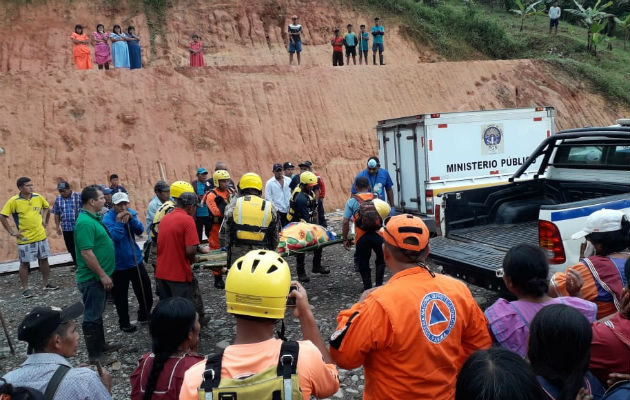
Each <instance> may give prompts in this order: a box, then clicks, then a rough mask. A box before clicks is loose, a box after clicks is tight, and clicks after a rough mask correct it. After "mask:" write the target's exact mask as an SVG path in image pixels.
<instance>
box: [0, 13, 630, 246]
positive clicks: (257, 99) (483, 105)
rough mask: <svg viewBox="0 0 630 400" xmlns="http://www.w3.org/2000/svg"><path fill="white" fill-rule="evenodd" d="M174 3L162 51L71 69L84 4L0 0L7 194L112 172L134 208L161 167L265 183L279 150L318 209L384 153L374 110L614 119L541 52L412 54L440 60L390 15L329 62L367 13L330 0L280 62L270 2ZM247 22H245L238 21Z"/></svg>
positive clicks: (615, 112)
mask: <svg viewBox="0 0 630 400" xmlns="http://www.w3.org/2000/svg"><path fill="white" fill-rule="evenodd" d="M94 3H96V2H94ZM182 3H184V2H181V3H176V4H175V6H174V7H173V8H172V9H170V10H169V16H168V18H167V21H168V23H167V25H166V28H165V29H166V30H165V32H167V33H166V34H165V38H166V39H165V40H164V43H162V44H161V45H160V46H158V47H156V48H159V49H162V50H164V49H168V50H169V53H168V54H166V55H163V56H159V55H158V56H156V57H155V58H154V59H153V60H152V62H151V66H150V67H149V68H146V69H143V70H135V71H125V70H110V71H108V72H103V71H98V70H92V71H74V70H73V69H72V65H71V60H70V57H71V51H70V49H69V47H70V45H69V43H68V34H69V32H70V31H71V29H72V27H73V26H74V24H75V23H77V22H79V23H84V24H86V25H88V24H89V25H90V26H91V25H94V24H95V22H96V21H97V20H98V18H97V17H93V16H91V17H90V18H91V19H88V15H89V14H90V13H91V12H93V11H94V7H96V6H94V5H93V2H87V1H73V2H72V3H66V2H62V1H49V2H43V3H42V2H41V1H40V2H37V1H35V2H33V4H30V5H26V6H23V7H22V8H17V9H11V10H9V11H10V12H9V11H6V10H5V13H4V16H3V17H4V18H11V20H12V21H13V25H12V27H13V28H14V30H13V31H11V33H10V37H11V39H12V40H10V41H8V42H7V41H4V42H3V44H2V45H1V46H2V51H1V52H0V65H1V68H2V71H3V72H2V73H0V88H2V90H0V147H1V148H3V150H4V153H2V152H0V153H2V154H0V168H1V170H2V171H5V173H4V174H2V175H1V176H0V188H1V189H0V202H3V201H4V199H6V198H8V197H9V196H10V195H12V194H15V192H16V188H15V180H16V179H17V178H18V177H19V176H23V175H27V176H31V177H32V178H33V180H34V181H35V184H36V191H38V192H39V193H42V194H44V195H46V197H47V198H48V200H49V201H52V200H53V199H54V195H55V190H54V189H55V184H56V183H57V181H59V180H61V179H67V180H68V181H69V182H70V183H71V184H72V186H73V187H74V188H80V187H82V186H84V185H86V184H90V183H95V182H96V183H104V182H105V181H106V178H107V175H108V174H110V173H112V172H116V173H118V174H119V175H120V176H121V183H122V184H123V185H125V186H126V187H127V188H128V189H129V190H130V195H131V199H132V207H134V208H136V209H138V210H139V211H140V212H141V214H143V212H144V210H145V208H146V204H147V202H148V200H149V199H150V197H151V191H152V186H153V183H154V182H155V180H157V179H159V178H160V177H162V176H163V177H164V178H166V179H167V180H169V181H173V180H176V179H191V178H192V177H193V176H192V175H193V173H194V172H193V171H194V169H195V168H196V167H197V166H198V165H204V166H206V167H208V168H211V166H212V165H213V164H214V162H216V161H218V160H225V161H227V162H228V164H229V167H230V171H231V173H232V174H233V175H234V176H239V175H240V174H242V173H244V172H247V171H257V172H259V173H260V174H261V175H262V176H263V179H268V178H269V177H270V176H271V165H272V164H273V163H274V162H284V161H288V160H291V161H293V162H295V161H298V160H302V159H310V160H312V161H313V162H314V163H315V167H316V170H317V171H319V172H320V173H321V174H322V175H323V177H324V179H325V180H326V182H327V185H328V198H327V207H329V208H333V207H335V208H336V207H341V206H342V205H343V201H344V199H345V198H346V197H347V191H348V188H349V185H350V184H351V181H352V178H353V177H354V175H355V174H356V172H357V171H358V170H360V169H361V168H363V166H364V165H363V164H364V162H365V160H366V159H367V157H369V156H370V155H372V154H375V153H376V152H377V149H378V148H377V142H376V135H375V131H374V129H373V128H374V126H375V124H376V122H377V120H379V119H384V118H391V117H399V116H404V115H409V114H414V113H427V112H447V111H457V110H476V109H491V108H507V107H525V106H535V105H550V106H554V107H556V109H557V111H558V115H557V128H558V129H562V128H569V127H576V126H584V125H598V124H609V123H611V122H613V121H614V119H615V118H618V117H619V116H620V115H622V110H621V109H620V108H618V107H616V106H612V105H610V104H609V103H608V102H607V101H606V100H605V99H604V98H602V97H601V96H599V95H594V94H592V93H590V92H589V88H588V87H586V86H584V85H582V84H581V83H580V82H577V81H575V80H574V79H573V78H572V77H570V76H568V75H566V74H564V73H562V72H559V71H557V70H555V69H552V68H551V67H549V66H548V65H547V64H545V63H542V62H536V61H530V60H512V61H470V62H461V63H450V62H440V63H419V61H422V60H425V59H430V58H431V57H434V59H437V58H436V57H435V56H431V53H430V51H429V50H426V49H422V48H419V47H418V46H416V45H414V44H411V43H409V42H407V41H406V40H405V38H404V35H402V33H401V32H402V31H403V29H401V28H399V27H398V26H396V24H395V21H391V22H390V24H389V25H388V24H387V23H388V21H386V27H387V26H389V27H391V28H390V30H389V31H388V32H390V34H389V36H387V38H386V40H387V43H388V44H390V43H391V46H389V47H388V48H387V53H386V54H387V57H388V58H387V62H388V65H386V66H384V67H376V66H371V65H370V66H357V67H354V66H351V67H343V68H334V67H331V66H328V62H329V61H328V59H329V56H330V45H329V44H328V43H326V40H327V34H325V32H326V29H329V28H330V26H333V25H342V23H344V22H346V21H357V22H359V21H361V22H367V21H369V19H368V16H362V15H360V14H359V13H358V12H355V11H346V10H344V11H339V10H338V9H337V8H336V7H338V6H334V5H330V6H326V4H327V3H322V2H316V1H300V2H295V4H300V5H303V6H304V8H303V11H302V12H299V14H301V15H303V19H306V21H304V20H303V21H302V23H303V24H304V25H305V27H306V32H307V33H306V35H305V42H306V43H308V46H305V47H306V50H305V52H304V55H303V57H304V65H302V66H301V67H299V68H298V67H289V66H285V65H282V64H285V63H286V62H287V55H286V51H285V50H284V47H283V44H282V34H281V28H280V24H279V22H278V20H277V19H276V25H274V24H271V23H265V22H264V21H265V18H267V17H265V16H264V15H269V14H264V13H263V12H262V11H260V13H259V14H256V13H257V12H259V11H256V10H258V8H257V7H259V8H260V7H263V6H264V5H265V4H275V3H271V2H262V1H261V2H252V3H251V4H252V5H251V7H250V6H246V5H248V4H249V3H246V2H238V1H233V2H229V3H228V5H221V4H218V3H207V2H205V1H190V2H187V3H190V4H191V5H192V6H191V7H188V8H187V7H183V6H182V5H181V4H182ZM122 4H123V7H127V8H125V9H124V10H122V11H120V12H121V13H122V14H115V15H131V14H132V13H131V11H130V10H131V8H129V7H131V6H129V3H122ZM291 4H293V3H291ZM70 7H72V8H71V9H70ZM284 7H285V9H287V12H290V13H293V11H288V10H289V9H291V7H288V8H287V7H286V6H284ZM263 8H264V7H263ZM125 10H126V11H125ZM226 10H227V11H226ZM239 10H240V11H239ZM304 10H306V11H304ZM97 11H98V9H97ZM237 11H238V12H237ZM337 11H339V14H336V13H337ZM125 13H128V14H125ZM0 16H2V14H0ZM199 16H202V19H201V22H199V21H198V20H197V17H199ZM79 17H81V18H79ZM193 17H194V18H193ZM143 18H144V17H143V14H141V13H139V14H136V15H135V16H132V17H124V18H123V17H117V21H120V23H122V22H124V23H125V24H126V23H127V22H126V21H128V22H130V23H133V24H135V25H136V26H138V27H139V30H140V32H141V33H142V32H143V31H144V32H145V34H146V26H143V25H142V24H144V23H146V22H145V20H144V19H143ZM213 18H214V19H213ZM344 18H345V19H344ZM352 18H354V19H352ZM221 21H223V22H221ZM283 21H284V20H283ZM311 23H312V24H313V25H311ZM241 25H242V26H244V27H246V28H247V29H245V28H242V30H241V31H239V30H238V29H237V27H238V26H241ZM38 26H50V27H51V34H50V38H49V39H50V41H49V42H46V43H45V44H42V43H39V42H40V39H41V37H40V36H39V35H41V32H39V31H38V28H37V27H38ZM282 26H284V22H283V25H282ZM62 28H63V29H62ZM184 28H186V29H184ZM6 29H8V28H2V29H0V34H1V35H3V37H7V35H9V33H8V32H7V31H6ZM202 29H205V30H206V31H207V32H209V33H211V34H208V33H204V32H206V31H202ZM235 29H236V30H235ZM3 30H4V31H3ZM193 30H195V31H198V32H202V33H201V36H202V37H204V40H205V37H206V36H207V37H208V38H209V39H208V40H207V41H206V42H207V43H208V49H209V50H208V51H207V52H206V63H207V64H209V65H214V66H210V67H205V68H197V69H190V68H188V67H181V66H178V65H184V64H186V63H187V61H186V57H187V56H186V47H185V43H186V42H187V39H186V38H187V36H188V35H189V33H190V32H192V31H193ZM239 32H240V33H239ZM243 32H246V33H247V34H245V33H243ZM237 33H239V34H238V35H237ZM266 36H269V43H270V44H267V40H266ZM14 38H15V40H13V39H14ZM235 38H239V40H235ZM20 40H22V41H24V43H25V44H24V47H22V48H20V47H19V46H18V44H17V43H18V42H19V41H20ZM46 49H49V50H48V51H46ZM145 50H146V51H147V53H150V49H147V48H145ZM147 57H148V58H150V56H149V55H147ZM174 66H175V67H174ZM49 232H50V237H51V238H52V240H51V242H52V245H53V251H61V250H62V249H63V243H62V240H61V239H60V238H58V237H57V235H56V234H54V233H53V229H50V230H49ZM0 236H1V237H2V238H3V239H2V240H1V241H0V259H14V258H16V255H15V245H14V243H13V241H12V240H10V239H9V237H8V236H6V235H5V234H0Z"/></svg>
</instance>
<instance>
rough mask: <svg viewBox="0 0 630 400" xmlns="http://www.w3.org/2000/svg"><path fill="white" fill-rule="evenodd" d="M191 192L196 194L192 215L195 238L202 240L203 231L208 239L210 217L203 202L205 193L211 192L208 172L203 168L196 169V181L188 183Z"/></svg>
mask: <svg viewBox="0 0 630 400" xmlns="http://www.w3.org/2000/svg"><path fill="white" fill-rule="evenodd" d="M190 184H191V185H192V187H193V190H194V191H195V193H196V194H197V211H196V212H195V214H194V218H195V226H196V228H195V229H196V232H197V237H198V238H199V241H200V242H201V240H202V239H203V234H204V231H205V234H206V237H210V231H211V230H212V217H211V216H210V209H209V208H208V206H207V205H206V202H205V201H204V200H205V199H204V198H205V196H206V193H208V192H209V191H211V190H212V184H211V183H210V181H209V180H208V170H207V169H205V168H204V167H199V168H197V179H195V180H194V181H192V182H190Z"/></svg>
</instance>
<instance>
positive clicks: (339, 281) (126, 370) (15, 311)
mask: <svg viewBox="0 0 630 400" xmlns="http://www.w3.org/2000/svg"><path fill="white" fill-rule="evenodd" d="M329 220H330V222H331V225H332V227H333V229H335V230H337V231H340V229H339V226H340V216H339V214H338V213H334V214H331V215H330V218H329ZM352 254H353V252H352V251H350V252H347V251H345V250H344V249H343V247H342V246H341V245H336V246H330V247H328V248H326V249H325V250H324V256H323V263H324V264H325V265H328V266H330V269H331V274H330V275H327V276H325V275H314V276H312V277H311V278H312V279H311V281H310V282H309V283H307V284H305V285H304V286H305V287H306V290H307V291H308V294H309V299H310V303H311V305H312V307H313V312H314V314H315V317H316V318H317V321H318V323H319V327H320V330H321V332H322V335H323V337H324V338H327V337H330V334H331V333H332V332H333V331H334V330H335V327H336V316H337V313H338V312H339V311H340V310H341V309H344V308H347V307H350V306H351V305H352V304H353V303H354V302H356V301H357V300H358V299H359V296H360V292H361V289H362V284H361V279H360V277H359V275H358V273H356V272H354V268H353V261H352ZM309 262H310V257H308V256H307V265H308V263H309ZM289 263H290V264H291V266H292V269H293V268H294V265H295V262H294V260H290V262H289ZM436 268H438V269H439V267H436ZM293 272H294V273H295V271H294V270H293ZM197 274H198V278H199V280H200V282H201V284H202V292H203V299H204V304H205V308H206V310H207V313H208V315H210V316H211V317H212V320H211V321H210V323H209V325H208V326H207V327H206V328H203V329H202V331H201V337H200V347H199V352H200V353H201V354H210V353H212V352H214V350H215V349H216V348H217V346H221V347H225V346H226V345H227V344H229V343H230V341H231V339H232V337H233V335H234V332H235V324H234V320H233V318H232V317H231V316H230V315H228V314H227V313H226V310H225V299H224V296H223V291H219V290H217V289H215V288H214V287H213V286H212V283H213V278H212V274H211V272H209V271H198V272H197ZM388 277H389V274H388V273H387V272H386V279H387V278H388ZM40 279H41V278H40V275H39V272H37V271H34V272H33V273H31V276H30V281H31V282H32V284H34V285H37V284H38V283H39V282H40ZM52 280H53V282H54V283H55V284H57V285H59V286H60V289H59V290H57V291H54V292H44V291H43V290H41V289H36V290H35V294H36V295H35V297H33V298H30V299H23V298H22V296H21V290H20V287H19V284H18V277H17V275H7V276H3V277H1V278H0V293H2V296H1V300H0V309H1V310H2V313H3V315H4V318H5V320H6V322H7V324H8V327H9V332H10V334H11V339H12V340H13V343H14V345H15V346H16V356H12V355H11V354H10V353H9V348H8V345H7V342H6V339H5V337H4V336H2V337H0V358H2V360H1V361H0V375H2V374H4V373H6V372H8V371H9V370H11V369H14V368H15V367H17V366H19V365H20V364H21V363H22V362H23V361H24V359H25V358H26V344H25V343H23V342H19V341H18V340H17V325H18V324H19V323H20V321H21V320H22V319H23V318H24V316H25V315H26V314H27V313H28V312H29V311H30V310H31V309H32V308H33V307H35V306H38V305H55V306H66V305H68V304H71V303H73V302H75V301H78V300H80V298H81V297H80V294H79V291H78V290H77V288H76V285H75V281H74V274H73V273H72V272H71V271H70V268H69V267H60V268H54V269H53V272H52ZM470 289H471V291H472V292H473V295H474V296H475V299H476V300H477V301H478V302H479V303H480V305H481V307H482V308H485V307H487V306H488V305H489V304H491V303H492V302H493V301H494V300H496V298H497V295H496V293H494V292H490V291H487V290H485V289H482V288H479V287H476V286H472V285H470ZM129 303H130V307H131V309H130V315H131V316H132V319H133V318H134V317H135V310H136V309H137V301H136V299H135V297H133V294H132V292H131V290H130V297H129ZM104 321H105V327H106V337H107V339H108V340H110V341H118V342H121V343H124V346H125V347H124V351H120V352H118V353H117V354H115V356H116V357H115V358H116V361H117V362H114V363H112V364H110V365H108V366H107V368H108V369H109V370H110V371H111V372H112V375H113V377H114V387H113V397H114V398H115V399H127V398H129V393H130V387H129V375H130V374H131V372H132V371H133V370H134V368H135V367H136V365H137V360H138V359H139V358H140V356H141V355H142V354H143V353H145V352H146V351H148V350H149V349H150V347H151V341H150V338H149V331H148V326H146V325H138V330H137V331H136V332H135V333H132V334H127V333H123V332H122V331H120V330H119V329H118V324H117V315H116V311H115V309H114V306H113V305H112V304H108V305H107V309H106V312H105V315H104ZM132 322H133V321H132ZM285 322H286V324H287V337H289V338H290V339H300V329H299V325H298V324H297V320H294V319H293V318H292V317H291V316H287V318H285ZM72 362H73V363H74V364H77V365H78V364H80V363H85V362H87V353H86V351H85V346H84V345H83V343H82V344H81V345H80V347H79V352H78V354H77V355H76V357H74V359H73V360H72ZM339 377H340V379H341V389H340V390H339V392H338V393H336V394H335V395H334V396H333V398H343V399H360V398H361V393H362V391H363V385H364V376H363V373H362V370H361V369H360V368H359V369H356V370H352V371H347V370H341V369H340V370H339Z"/></svg>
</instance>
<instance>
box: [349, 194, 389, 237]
mask: <svg viewBox="0 0 630 400" xmlns="http://www.w3.org/2000/svg"><path fill="white" fill-rule="evenodd" d="M352 197H353V198H354V199H355V200H356V201H357V202H358V203H359V209H358V210H357V212H356V213H355V214H354V226H356V227H357V228H359V229H361V230H362V231H364V232H376V231H378V230H379V229H381V227H382V226H383V220H382V219H381V216H380V215H379V214H378V211H376V206H375V205H374V202H373V201H372V200H374V199H375V198H376V196H375V195H374V194H372V198H371V199H367V200H366V199H362V198H361V197H360V196H359V195H356V194H355V195H353V196H352Z"/></svg>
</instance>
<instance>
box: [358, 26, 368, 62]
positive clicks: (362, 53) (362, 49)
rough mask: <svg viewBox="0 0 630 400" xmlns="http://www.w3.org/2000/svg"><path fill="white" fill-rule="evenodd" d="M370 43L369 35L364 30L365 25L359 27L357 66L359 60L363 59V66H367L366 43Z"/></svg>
mask: <svg viewBox="0 0 630 400" xmlns="http://www.w3.org/2000/svg"><path fill="white" fill-rule="evenodd" d="M369 41H370V34H369V32H367V31H366V30H365V24H363V25H361V32H359V65H361V60H362V59H364V58H365V65H368V59H367V56H368V51H369V49H370V48H369V47H368V42H369Z"/></svg>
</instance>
